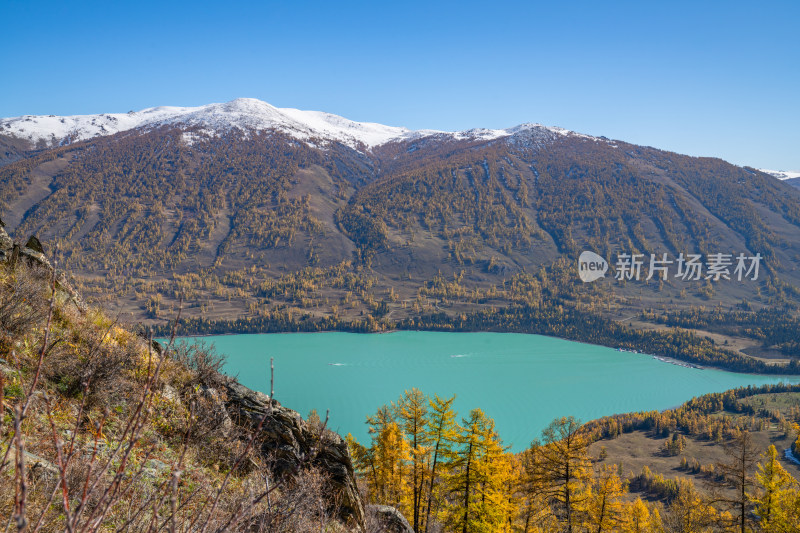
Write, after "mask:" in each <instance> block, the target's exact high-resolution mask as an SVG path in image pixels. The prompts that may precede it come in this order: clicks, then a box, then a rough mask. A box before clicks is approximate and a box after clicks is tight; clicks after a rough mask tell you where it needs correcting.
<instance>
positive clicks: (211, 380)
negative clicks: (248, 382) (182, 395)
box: [169, 340, 228, 388]
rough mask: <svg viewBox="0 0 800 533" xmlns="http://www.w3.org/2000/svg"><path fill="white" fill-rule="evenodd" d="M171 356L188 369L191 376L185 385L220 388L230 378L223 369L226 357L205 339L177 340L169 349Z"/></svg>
mask: <svg viewBox="0 0 800 533" xmlns="http://www.w3.org/2000/svg"><path fill="white" fill-rule="evenodd" d="M169 354H170V356H171V357H172V359H173V360H175V361H176V362H177V363H178V364H179V365H181V366H183V367H184V368H186V369H188V370H189V372H190V373H191V376H190V377H189V379H188V380H186V381H185V382H184V384H183V385H184V387H187V388H193V387H195V386H197V385H205V386H206V387H212V388H220V387H222V386H223V385H224V384H225V383H226V382H227V380H228V378H226V377H225V376H224V375H223V374H222V372H221V370H222V367H223V365H224V364H225V358H224V357H222V356H221V355H219V354H217V352H216V350H215V349H214V345H213V344H208V343H207V342H205V341H204V340H196V341H193V342H186V341H177V342H175V343H174V344H173V346H172V349H171V350H170V351H169Z"/></svg>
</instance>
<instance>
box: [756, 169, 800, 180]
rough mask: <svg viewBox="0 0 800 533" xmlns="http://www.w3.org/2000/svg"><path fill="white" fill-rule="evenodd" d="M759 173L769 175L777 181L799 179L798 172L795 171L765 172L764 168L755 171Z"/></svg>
mask: <svg viewBox="0 0 800 533" xmlns="http://www.w3.org/2000/svg"><path fill="white" fill-rule="evenodd" d="M757 170H758V171H759V172H763V173H764V174H769V175H770V176H774V177H776V178H778V179H779V180H789V179H792V178H800V171H797V170H790V171H786V170H767V169H765V168H759V169H757Z"/></svg>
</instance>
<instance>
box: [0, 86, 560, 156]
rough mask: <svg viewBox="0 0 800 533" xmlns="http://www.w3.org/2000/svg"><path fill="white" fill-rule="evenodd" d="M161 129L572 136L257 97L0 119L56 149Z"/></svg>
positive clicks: (373, 139)
mask: <svg viewBox="0 0 800 533" xmlns="http://www.w3.org/2000/svg"><path fill="white" fill-rule="evenodd" d="M162 125H175V126H192V127H200V128H201V129H202V130H203V131H205V132H206V133H208V134H212V135H214V134H217V133H221V132H225V131H230V130H233V129H238V130H241V131H244V132H248V131H265V130H278V131H281V132H283V133H286V134H288V135H290V136H292V137H294V138H296V139H299V140H302V141H305V142H309V143H316V142H319V141H322V142H339V143H342V144H344V145H347V146H350V147H351V148H354V149H358V150H360V149H367V150H369V149H372V148H374V147H376V146H380V145H383V144H386V143H389V142H393V141H402V140H409V139H415V138H420V137H426V136H430V135H449V136H452V137H453V138H454V139H457V140H462V139H470V140H493V139H498V138H501V137H508V136H513V135H517V134H524V133H527V132H539V133H548V134H549V135H552V134H561V135H567V134H572V132H570V131H568V130H563V129H561V128H551V127H546V126H542V125H541V124H532V123H526V124H521V125H519V126H515V127H513V128H509V129H486V128H475V129H471V130H465V131H460V132H445V131H438V130H410V129H408V128H403V127H397V126H386V125H383V124H377V123H373V122H356V121H353V120H349V119H346V118H344V117H341V116H338V115H333V114H331V113H325V112H322V111H304V110H300V109H292V108H277V107H275V106H273V105H270V104H268V103H267V102H264V101H262V100H258V99H256V98H236V99H235V100H231V101H230V102H225V103H215V104H208V105H204V106H198V107H172V106H159V107H152V108H148V109H143V110H141V111H131V112H128V113H102V114H98V115H73V116H63V117H60V116H54V115H48V116H45V115H39V116H36V115H24V116H21V117H14V118H6V119H0V134H2V135H7V136H10V137H14V138H18V139H23V140H26V141H28V142H30V143H32V144H34V145H44V146H57V145H62V144H68V143H71V142H75V141H82V140H87V139H91V138H94V137H100V136H106V135H113V134H115V133H119V132H122V131H128V130H132V129H139V128H141V129H151V128H154V127H158V126H162Z"/></svg>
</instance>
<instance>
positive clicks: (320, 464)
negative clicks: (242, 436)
mask: <svg viewBox="0 0 800 533" xmlns="http://www.w3.org/2000/svg"><path fill="white" fill-rule="evenodd" d="M226 396H227V401H226V403H225V407H226V409H227V411H228V414H229V415H230V417H231V418H232V419H233V421H234V422H235V423H236V424H238V425H241V426H245V427H250V428H255V427H257V426H258V424H259V423H260V422H261V420H262V418H264V417H265V416H266V418H264V424H263V425H262V427H261V434H262V435H261V436H262V437H263V443H264V444H263V446H262V450H261V451H262V453H263V454H264V455H265V456H266V457H269V458H270V459H271V460H272V461H274V466H273V469H274V473H275V474H276V475H277V476H279V477H283V476H291V475H293V474H295V473H297V472H298V471H299V470H301V469H303V468H308V467H310V466H314V467H317V468H319V469H320V470H321V471H322V472H324V473H325V474H327V476H328V478H329V482H330V485H331V491H332V492H333V493H335V494H332V496H333V497H332V498H331V500H332V501H337V502H338V505H339V509H338V511H339V515H340V519H342V520H343V521H345V522H350V523H352V524H353V525H355V526H357V527H358V528H359V529H361V530H362V531H363V530H364V506H363V504H362V502H361V496H360V495H359V492H358V489H357V487H356V479H355V473H354V471H353V464H352V462H351V461H350V453H349V451H348V449H347V444H346V443H345V442H344V440H343V439H342V438H341V437H340V436H339V435H337V434H336V433H333V432H331V431H327V430H324V431H322V428H319V427H314V426H313V425H312V424H310V423H308V422H306V421H305V420H303V417H302V416H300V414H298V413H297V412H296V411H292V410H291V409H287V408H285V407H283V406H281V405H280V404H279V403H278V402H273V404H272V407H271V409H270V398H269V396H267V395H266V394H263V393H261V392H256V391H253V390H250V389H248V388H247V387H244V386H243V385H240V384H238V383H230V384H228V385H226Z"/></svg>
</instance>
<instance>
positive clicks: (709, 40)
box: [0, 0, 800, 170]
mask: <svg viewBox="0 0 800 533" xmlns="http://www.w3.org/2000/svg"><path fill="white" fill-rule="evenodd" d="M799 24H800V2H797V1H788V0H787V1H782V2H769V1H766V2H764V1H762V2H756V1H752V2H739V1H726V2H707V1H701V2H651V1H637V2H614V1H610V2H597V1H586V2H566V1H562V2H554V1H547V2H539V1H525V2H505V1H500V0H489V1H486V2H467V1H461V2H436V1H434V0H430V1H428V2H415V1H407V2H396V3H393V2H381V1H379V0H373V1H371V2H345V1H327V2H300V1H294V2H292V1H286V2H235V1H232V0H230V1H219V2H213V3H211V2H208V3H206V2H202V1H199V0H198V1H193V2H178V1H165V0H161V1H159V2H148V1H138V2H121V1H120V2H116V1H115V2H109V1H108V0H105V1H103V2H85V1H75V2H64V1H63V0H59V1H57V2H56V1H49V0H40V1H25V2H23V1H19V0H2V1H0V28H2V31H0V58H1V59H2V61H0V116H4V117H9V116H17V115H22V114H58V115H66V114H86V113H100V112H125V111H129V110H132V109H142V108H145V107H152V106H157V105H201V104H207V103H211V102H223V101H228V100H232V99H234V98H236V97H240V96H244V97H254V98H259V99H262V100H265V101H267V102H269V103H271V104H273V105H276V106H278V107H297V108H300V109H315V110H324V111H328V112H331V113H336V114H339V115H343V116H345V117H347V118H351V119H354V120H361V121H373V122H381V123H384V124H390V125H398V126H407V127H410V128H435V129H443V130H458V129H466V128H471V127H492V128H499V127H509V126H513V125H516V124H519V123H521V122H540V123H543V124H547V125H554V126H561V127H565V128H569V129H572V130H576V131H580V132H584V133H589V134H593V135H605V136H607V137H611V138H616V139H623V140H627V141H631V142H635V143H638V144H646V145H651V146H656V147H659V148H664V149H669V150H674V151H678V152H682V153H688V154H692V155H711V156H718V157H722V158H724V159H727V160H729V161H731V162H734V163H737V164H747V165H753V166H757V167H767V168H776V169H782V170H795V169H797V170H800V128H798V124H800V32H799Z"/></svg>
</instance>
